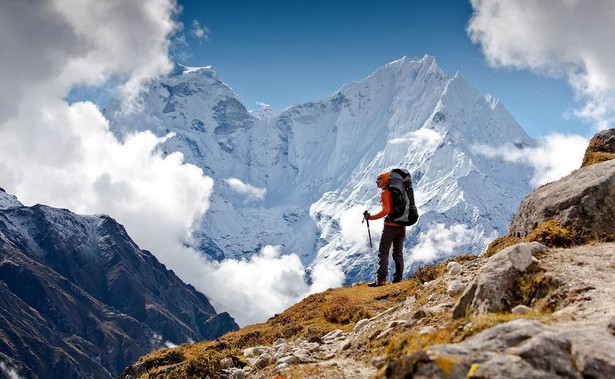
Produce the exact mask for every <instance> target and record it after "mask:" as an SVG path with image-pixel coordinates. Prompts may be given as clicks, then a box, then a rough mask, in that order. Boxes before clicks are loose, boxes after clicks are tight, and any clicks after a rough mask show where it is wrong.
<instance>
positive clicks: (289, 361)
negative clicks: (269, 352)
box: [278, 355, 299, 365]
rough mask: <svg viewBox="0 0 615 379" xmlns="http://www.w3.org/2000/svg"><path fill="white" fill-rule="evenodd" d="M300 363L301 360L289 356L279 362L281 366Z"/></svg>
mask: <svg viewBox="0 0 615 379" xmlns="http://www.w3.org/2000/svg"><path fill="white" fill-rule="evenodd" d="M298 362H299V358H297V357H296V356H294V355H289V356H287V357H283V358H280V359H279V360H278V363H279V364H288V365H294V364H297V363H298Z"/></svg>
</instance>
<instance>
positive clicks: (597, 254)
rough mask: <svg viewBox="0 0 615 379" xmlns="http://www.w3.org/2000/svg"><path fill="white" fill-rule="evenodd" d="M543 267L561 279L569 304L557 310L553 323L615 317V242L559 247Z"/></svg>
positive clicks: (583, 322) (595, 321)
mask: <svg viewBox="0 0 615 379" xmlns="http://www.w3.org/2000/svg"><path fill="white" fill-rule="evenodd" d="M540 265H541V267H543V268H544V269H546V270H547V271H548V272H551V273H553V275H554V276H555V277H558V278H560V279H562V280H563V281H564V282H565V284H564V287H563V289H564V290H565V293H566V300H565V302H564V304H566V305H565V306H564V307H563V308H562V309H560V310H558V311H557V312H555V313H554V315H553V316H555V322H554V325H558V326H564V327H575V328H578V327H583V326H598V325H606V324H607V323H608V322H609V320H612V319H615V285H613V283H615V243H604V244H598V245H585V246H579V247H574V248H571V249H556V250H554V251H552V252H550V253H549V254H547V255H546V256H545V257H543V258H541V263H540Z"/></svg>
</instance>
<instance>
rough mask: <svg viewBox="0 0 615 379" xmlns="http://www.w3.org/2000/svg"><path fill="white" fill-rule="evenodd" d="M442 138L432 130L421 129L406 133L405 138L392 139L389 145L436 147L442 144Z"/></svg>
mask: <svg viewBox="0 0 615 379" xmlns="http://www.w3.org/2000/svg"><path fill="white" fill-rule="evenodd" d="M442 140H443V137H442V136H441V135H440V134H439V133H438V132H436V131H435V130H433V129H427V128H421V129H419V130H416V131H413V132H410V133H408V134H407V135H405V136H402V137H398V138H393V139H392V140H390V141H389V143H390V144H392V145H396V144H402V143H415V144H416V145H427V146H433V147H435V146H437V145H438V144H439V143H440V142H442Z"/></svg>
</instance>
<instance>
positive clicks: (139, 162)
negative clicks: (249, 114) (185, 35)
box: [0, 0, 343, 369]
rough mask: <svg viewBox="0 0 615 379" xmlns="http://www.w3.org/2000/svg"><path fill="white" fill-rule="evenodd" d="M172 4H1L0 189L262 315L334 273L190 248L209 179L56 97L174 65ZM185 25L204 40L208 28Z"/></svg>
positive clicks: (273, 254)
mask: <svg viewBox="0 0 615 379" xmlns="http://www.w3.org/2000/svg"><path fill="white" fill-rule="evenodd" d="M177 12H178V5H177V4H176V2H175V1H174V0H148V1H146V2H144V1H141V0H109V1H102V2H101V1H97V0H80V1H77V2H75V1H69V0H49V1H47V0H40V1H36V0H35V1H11V0H9V1H2V2H0V31H1V32H0V51H3V52H10V53H7V54H4V55H3V64H2V67H1V69H0V81H1V82H2V83H3V85H2V86H0V186H1V187H3V188H5V189H6V190H7V191H8V192H9V193H12V194H15V195H16V196H17V197H18V198H19V200H20V201H21V202H22V203H24V204H26V205H31V204H34V203H43V204H48V205H51V206H56V207H63V208H68V209H71V210H73V211H76V212H78V213H85V214H93V213H105V214H109V215H111V216H112V217H114V218H115V219H117V220H118V222H120V223H121V224H123V225H124V226H125V227H126V229H127V231H128V233H129V234H130V236H131V237H132V238H133V239H134V240H135V241H136V242H137V244H138V245H139V246H140V247H141V248H144V249H148V250H151V251H152V253H153V254H155V255H156V257H157V258H158V259H159V260H160V261H161V262H162V263H164V264H165V265H166V266H167V267H168V268H170V269H173V270H174V271H175V272H176V273H177V274H178V275H179V276H180V277H181V278H182V279H183V280H184V281H186V282H188V283H191V284H193V285H194V286H195V287H196V288H197V289H199V290H200V291H201V292H203V293H205V294H207V295H209V296H210V297H211V298H212V300H213V302H214V303H215V304H216V305H217V310H218V311H225V310H226V311H229V312H230V313H231V314H232V315H233V316H234V317H236V318H237V320H238V321H239V322H240V323H241V324H246V323H251V322H257V321H263V320H265V319H266V318H267V317H269V316H271V315H272V314H273V313H275V312H280V311H282V310H284V309H285V308H286V307H288V306H289V305H291V304H293V303H295V302H296V301H298V300H300V299H301V298H302V297H304V296H306V295H307V294H309V293H311V292H312V291H317V290H318V291H321V290H324V289H326V288H329V287H330V286H335V285H340V284H341V280H340V279H339V276H338V274H339V272H337V271H335V270H320V271H319V270H315V271H313V272H312V273H311V277H310V278H307V277H305V268H304V267H303V266H302V264H301V262H300V260H299V258H298V257H297V256H296V255H294V254H289V255H282V252H281V250H280V249H278V248H272V247H267V248H265V249H263V251H262V253H261V254H259V255H256V256H254V257H252V258H250V259H246V260H240V261H233V260H225V261H222V262H210V261H208V260H207V259H205V258H204V257H203V256H202V255H201V254H200V253H199V252H197V251H196V250H195V249H193V248H191V247H190V246H191V245H192V242H193V241H192V239H191V231H192V230H193V229H194V228H197V227H198V221H199V220H201V219H202V217H203V215H204V214H205V212H206V211H207V209H208V208H209V199H210V196H211V193H212V190H213V186H214V182H213V180H212V179H211V178H209V177H206V176H204V175H203V172H202V170H201V169H200V168H198V167H196V166H193V165H189V164H184V163H183V156H182V155H181V154H179V153H174V154H170V155H166V156H163V155H162V154H161V153H160V151H159V148H158V146H159V144H160V143H161V142H163V141H164V140H165V138H167V137H165V138H158V137H156V136H155V135H153V134H152V133H150V132H141V133H135V134H132V135H129V136H127V137H126V138H125V140H123V141H118V140H117V139H116V138H115V137H114V136H113V134H112V133H111V132H110V130H109V124H108V121H107V120H106V119H105V118H104V116H103V114H102V113H101V111H100V109H99V108H98V107H97V106H96V105H94V104H93V103H91V102H75V103H72V104H69V103H68V102H67V101H66V100H65V98H66V96H67V94H68V93H69V92H70V91H71V89H73V88H74V87H75V86H80V87H87V86H99V87H102V88H105V87H107V88H106V89H107V90H108V89H109V88H108V86H109V85H110V84H109V83H120V87H119V88H117V89H116V90H117V91H118V92H119V93H121V94H124V96H125V99H127V100H138V94H139V91H140V90H141V85H142V83H144V82H145V81H147V80H149V79H152V78H155V77H157V76H159V75H162V74H164V73H166V72H167V71H168V70H169V69H171V67H172V65H171V62H170V60H169V56H168V51H169V48H170V46H169V45H170V42H169V41H170V39H172V38H175V39H177V40H180V41H181V40H183V39H182V38H178V37H177V36H174V33H176V32H177V31H178V30H179V29H180V28H181V25H179V24H178V23H177V22H176V21H174V16H175V15H176V14H177ZM193 27H194V28H198V29H199V30H200V31H201V32H202V34H200V37H201V38H202V39H204V38H205V37H206V35H207V33H208V32H209V31H208V30H206V29H205V28H203V27H201V26H200V25H197V24H195V25H193ZM195 30H196V29H195ZM201 32H198V31H197V33H201ZM180 37H181V36H180ZM197 37H199V35H197ZM126 104H127V105H134V104H135V102H130V101H129V102H127V103H126ZM136 104H138V102H137V103H136ZM227 184H228V185H229V186H230V187H231V188H233V189H234V190H235V191H237V192H238V193H240V194H241V195H244V196H246V197H247V199H249V200H262V198H263V197H264V195H265V193H266V190H265V189H261V188H256V187H253V186H251V185H248V184H245V183H243V182H241V181H239V180H238V179H232V178H231V179H229V180H227ZM342 280H343V275H342ZM161 338H164V336H161ZM175 342H182V341H175ZM0 369H4V367H0Z"/></svg>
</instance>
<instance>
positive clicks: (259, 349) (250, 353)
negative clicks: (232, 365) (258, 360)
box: [243, 346, 269, 358]
mask: <svg viewBox="0 0 615 379" xmlns="http://www.w3.org/2000/svg"><path fill="white" fill-rule="evenodd" d="M268 351H269V348H268V347H267V346H255V347H249V348H247V349H245V350H244V351H243V356H244V357H246V358H250V357H256V356H259V355H261V354H264V353H266V352H268Z"/></svg>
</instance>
